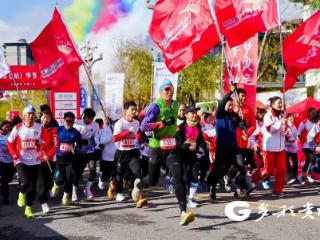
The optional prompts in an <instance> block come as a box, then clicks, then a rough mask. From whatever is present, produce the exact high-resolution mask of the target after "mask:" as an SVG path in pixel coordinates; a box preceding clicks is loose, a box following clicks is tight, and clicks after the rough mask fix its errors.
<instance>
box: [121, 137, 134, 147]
mask: <svg viewBox="0 0 320 240" xmlns="http://www.w3.org/2000/svg"><path fill="white" fill-rule="evenodd" d="M121 145H122V147H123V148H134V146H135V145H134V138H126V139H123V140H122V142H121Z"/></svg>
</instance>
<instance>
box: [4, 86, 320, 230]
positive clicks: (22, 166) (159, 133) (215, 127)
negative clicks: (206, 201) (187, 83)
mask: <svg viewBox="0 0 320 240" xmlns="http://www.w3.org/2000/svg"><path fill="white" fill-rule="evenodd" d="M159 91H160V98H159V99H157V100H156V101H155V102H153V103H151V104H150V105H149V106H148V107H147V108H146V109H144V110H143V111H140V112H138V109H137V105H136V103H135V102H133V101H130V102H126V103H125V104H124V106H123V109H124V115H123V117H122V118H120V119H119V120H118V121H116V122H115V123H113V124H111V123H110V122H109V121H107V120H105V121H104V120H102V119H95V117H96V116H95V112H94V111H93V110H92V109H90V108H87V109H85V110H84V111H83V113H82V115H81V120H76V118H75V115H74V114H73V113H72V112H66V113H65V114H64V119H63V123H62V125H60V126H59V124H58V123H57V121H56V120H54V118H53V115H52V112H51V111H50V107H49V106H48V105H43V106H41V113H40V116H39V117H38V118H37V116H36V110H35V109H34V108H33V107H32V106H31V105H29V106H27V107H25V108H24V110H23V114H22V119H19V118H15V119H14V121H12V122H9V121H3V122H2V123H1V125H0V127H1V132H0V183H1V193H2V201H3V204H9V183H10V182H11V181H12V179H13V177H14V174H15V171H16V172H17V177H18V180H19V188H20V189H19V190H20V191H19V195H18V201H17V205H18V206H19V207H21V208H25V216H26V217H27V218H33V217H34V215H33V212H32V204H33V201H34V199H35V197H36V196H37V197H38V199H39V202H40V204H41V207H42V211H43V214H47V213H48V212H50V207H49V205H48V202H50V198H49V197H51V198H55V197H57V196H59V191H60V190H61V191H63V196H62V200H61V204H62V205H69V204H71V203H72V202H77V201H78V200H79V197H78V194H79V191H80V186H82V185H80V183H81V182H83V180H84V179H85V180H86V182H85V184H84V188H83V192H84V195H85V197H86V199H87V200H88V201H92V200H94V193H93V192H92V185H93V183H94V182H95V181H98V187H99V189H101V190H104V189H105V191H106V195H107V197H108V199H110V200H115V201H125V200H126V199H128V196H127V195H126V194H127V193H129V198H132V200H133V201H135V202H136V207H137V208H142V207H146V206H148V200H147V196H148V195H147V194H146V193H147V192H148V187H150V186H155V185H157V184H158V182H159V178H160V176H161V175H163V176H164V179H165V181H166V183H167V184H166V187H167V188H168V191H170V193H174V194H175V196H176V198H177V201H178V205H179V208H180V212H181V217H180V221H179V223H180V225H187V224H189V223H190V222H192V221H194V219H195V217H194V214H193V213H192V212H191V211H188V210H190V208H194V207H197V206H198V205H199V204H198V203H197V196H196V194H197V190H198V189H199V188H201V189H207V190H208V191H209V194H210V197H211V199H212V200H215V199H216V189H217V187H218V185H219V186H220V187H223V188H224V189H225V191H227V192H231V191H234V195H235V196H236V197H243V196H247V195H249V194H250V192H252V191H253V190H254V189H255V188H256V186H257V183H258V182H260V181H261V182H262V186H263V188H264V189H269V188H271V182H270V176H271V175H275V181H274V184H273V191H272V195H273V196H274V197H277V198H278V197H284V196H285V194H284V193H283V189H284V186H285V185H286V184H288V185H291V184H294V183H299V184H305V183H306V181H308V182H310V183H312V182H314V180H313V178H312V177H311V174H312V172H320V166H318V165H317V161H316V160H317V158H320V134H319V132H320V111H319V110H318V109H314V108H309V109H306V111H307V113H308V119H306V120H304V121H302V122H301V123H300V124H299V125H298V126H297V127H296V126H295V124H294V116H293V115H292V114H288V115H285V112H284V111H283V106H282V99H281V98H279V97H272V98H270V107H269V108H268V109H266V108H257V109H256V114H254V111H253V110H252V109H251V108H250V107H249V106H248V105H247V104H246V91H245V90H244V89H236V88H234V89H233V91H231V92H230V93H228V94H226V95H225V96H224V97H223V98H222V100H221V101H220V102H219V105H218V107H217V109H216V110H215V111H214V112H201V114H199V110H200V109H199V108H196V107H195V106H187V105H185V104H180V105H179V103H178V102H177V101H175V100H173V99H172V98H173V93H174V88H173V85H172V83H171V82H170V81H165V82H163V83H162V84H161V85H160V87H159ZM235 99H236V100H235ZM298 143H300V144H301V146H302V150H303V153H304V154H305V158H306V161H305V164H304V166H303V167H302V171H301V172H300V173H298V156H297V152H298ZM97 163H98V166H99V170H100V173H99V174H97ZM85 169H88V171H87V173H88V176H87V177H85V178H84V176H83V175H84V171H85ZM274 173H275V174H274ZM97 175H98V177H97ZM187 209H188V210H187Z"/></svg>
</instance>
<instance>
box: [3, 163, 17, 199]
mask: <svg viewBox="0 0 320 240" xmlns="http://www.w3.org/2000/svg"><path fill="white" fill-rule="evenodd" d="M13 171H14V167H13V163H4V162H0V184H1V194H2V200H3V201H8V200H9V183H10V182H11V180H12V178H13Z"/></svg>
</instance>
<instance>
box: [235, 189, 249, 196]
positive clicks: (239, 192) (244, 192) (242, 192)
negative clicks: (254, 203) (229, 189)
mask: <svg viewBox="0 0 320 240" xmlns="http://www.w3.org/2000/svg"><path fill="white" fill-rule="evenodd" d="M236 193H237V194H236V195H237V196H238V197H245V196H247V190H246V189H239V188H237V189H236Z"/></svg>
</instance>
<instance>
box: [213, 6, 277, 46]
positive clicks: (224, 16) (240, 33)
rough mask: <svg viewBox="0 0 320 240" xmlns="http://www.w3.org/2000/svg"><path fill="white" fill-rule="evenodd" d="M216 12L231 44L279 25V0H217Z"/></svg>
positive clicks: (222, 30)
mask: <svg viewBox="0 0 320 240" xmlns="http://www.w3.org/2000/svg"><path fill="white" fill-rule="evenodd" d="M215 12H216V17H217V20H218V24H219V27H220V31H221V33H222V34H223V35H224V36H225V38H226V39H227V41H228V44H229V46H231V47H234V46H236V45H239V44H242V43H243V42H245V41H246V40H247V39H249V38H250V37H253V36H254V35H255V34H256V33H259V32H265V31H267V30H269V29H272V28H274V27H277V26H279V14H278V4H277V0H263V1H261V0H260V1H253V0H247V1H243V0H216V3H215Z"/></svg>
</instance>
